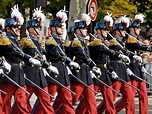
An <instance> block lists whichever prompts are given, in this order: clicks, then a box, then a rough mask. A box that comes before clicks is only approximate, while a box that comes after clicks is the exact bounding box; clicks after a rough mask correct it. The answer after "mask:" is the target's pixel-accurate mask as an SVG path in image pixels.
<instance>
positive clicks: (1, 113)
mask: <svg viewBox="0 0 152 114" xmlns="http://www.w3.org/2000/svg"><path fill="white" fill-rule="evenodd" d="M2 94H3V93H2ZM2 109H3V100H2V96H1V92H0V114H4V112H3V110H2Z"/></svg>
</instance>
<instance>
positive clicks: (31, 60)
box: [29, 58, 41, 66]
mask: <svg viewBox="0 0 152 114" xmlns="http://www.w3.org/2000/svg"><path fill="white" fill-rule="evenodd" d="M29 62H30V63H32V64H33V65H36V66H41V62H40V61H39V60H37V59H34V58H30V59H29Z"/></svg>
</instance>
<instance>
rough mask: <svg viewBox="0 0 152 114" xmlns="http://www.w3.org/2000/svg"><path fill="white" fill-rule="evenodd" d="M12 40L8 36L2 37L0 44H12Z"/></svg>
mask: <svg viewBox="0 0 152 114" xmlns="http://www.w3.org/2000/svg"><path fill="white" fill-rule="evenodd" d="M10 44H11V42H10V40H9V39H8V38H7V37H4V38H0V45H2V46H5V45H10Z"/></svg>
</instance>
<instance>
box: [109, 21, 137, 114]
mask: <svg viewBox="0 0 152 114" xmlns="http://www.w3.org/2000/svg"><path fill="white" fill-rule="evenodd" d="M126 24H127V23H125V24H123V23H121V21H120V22H118V23H115V24H114V27H113V32H114V37H112V39H111V40H109V48H110V49H113V50H115V51H121V53H123V54H125V55H127V56H129V57H132V58H134V57H133V56H134V54H133V53H131V52H129V51H127V50H126V49H124V45H123V42H122V38H123V37H125V28H126ZM109 57H110V65H111V66H112V68H113V69H114V71H115V72H116V74H117V75H116V76H115V77H112V78H113V80H112V81H113V84H112V87H113V88H114V89H115V90H116V91H120V93H121V94H122V98H123V99H124V106H125V109H126V114H133V113H134V111H135V108H134V97H133V93H132V88H131V86H129V85H128V84H126V83H124V82H123V81H121V80H117V79H118V78H120V79H122V80H124V81H125V82H127V83H129V84H130V78H129V76H128V75H127V72H126V69H127V66H126V65H125V64H124V62H122V61H121V60H120V58H118V57H113V56H109ZM129 62H130V59H129V58H128V60H127V61H126V62H125V63H127V64H129ZM113 96H114V99H115V98H116V96H117V94H116V93H114V92H113ZM116 105H117V104H116Z"/></svg>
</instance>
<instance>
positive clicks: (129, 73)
mask: <svg viewBox="0 0 152 114" xmlns="http://www.w3.org/2000/svg"><path fill="white" fill-rule="evenodd" d="M126 72H127V74H128V75H129V76H132V75H135V74H134V73H133V72H132V71H131V70H130V68H127V69H126Z"/></svg>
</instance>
